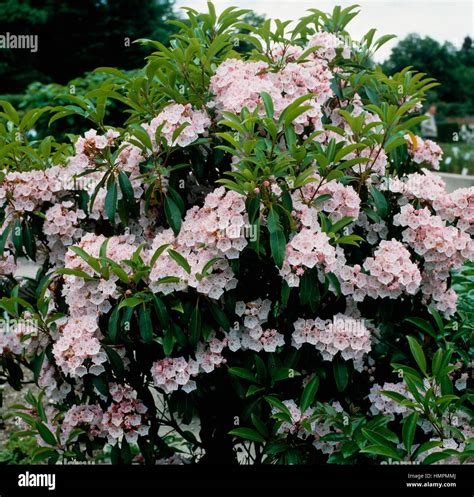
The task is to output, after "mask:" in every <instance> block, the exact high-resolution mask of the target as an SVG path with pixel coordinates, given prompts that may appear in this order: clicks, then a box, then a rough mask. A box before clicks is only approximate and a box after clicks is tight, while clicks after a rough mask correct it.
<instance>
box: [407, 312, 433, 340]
mask: <svg viewBox="0 0 474 497" xmlns="http://www.w3.org/2000/svg"><path fill="white" fill-rule="evenodd" d="M405 321H408V322H409V323H412V324H414V325H415V326H417V327H418V328H420V330H423V331H425V332H426V333H428V335H431V336H432V337H433V338H437V335H436V332H435V330H434V329H433V327H432V326H431V324H430V323H429V322H428V321H426V320H425V319H422V318H417V317H411V318H406V319H405Z"/></svg>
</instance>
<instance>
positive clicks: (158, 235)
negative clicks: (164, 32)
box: [0, 4, 474, 464]
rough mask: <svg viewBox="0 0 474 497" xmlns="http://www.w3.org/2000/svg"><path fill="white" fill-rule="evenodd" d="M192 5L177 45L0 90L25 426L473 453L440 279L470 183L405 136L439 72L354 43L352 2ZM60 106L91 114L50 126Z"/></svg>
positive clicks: (412, 133)
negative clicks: (71, 78)
mask: <svg viewBox="0 0 474 497" xmlns="http://www.w3.org/2000/svg"><path fill="white" fill-rule="evenodd" d="M186 13H187V18H186V19H185V20H182V21H176V22H174V24H175V25H176V26H177V28H178V29H179V32H178V33H177V34H176V35H175V36H174V37H173V39H172V41H171V42H170V44H169V46H164V45H162V44H161V43H159V42H156V41H150V40H140V41H141V42H142V43H145V44H148V45H151V46H152V47H153V50H154V52H153V53H152V54H151V55H150V56H149V57H148V59H147V62H146V65H145V67H144V68H143V69H142V70H140V71H137V73H135V74H133V75H130V74H126V73H123V72H121V71H119V70H117V69H114V68H106V67H104V68H99V69H98V70H97V71H98V72H100V73H102V74H106V75H107V77H106V78H105V79H104V80H103V81H102V83H101V84H100V85H99V87H98V88H94V89H92V90H91V91H90V92H88V93H87V94H86V95H82V96H77V95H74V94H73V93H70V94H67V95H63V96H61V103H64V102H65V104H64V105H59V106H58V105H55V102H52V103H51V105H49V106H47V107H42V108H38V109H32V110H30V111H28V112H27V113H23V114H22V113H21V112H20V113H19V112H18V111H17V110H16V109H15V108H14V107H13V106H12V105H11V104H8V103H7V102H3V103H2V107H3V112H2V113H1V114H0V119H1V124H0V131H1V133H0V135H1V137H0V158H1V161H2V173H1V185H0V206H1V220H2V227H1V231H0V233H1V237H0V249H1V250H0V251H1V253H2V254H3V255H2V258H1V259H0V277H1V278H0V281H1V287H0V292H1V299H0V307H1V309H2V313H3V320H2V334H1V336H0V354H1V355H0V361H1V362H0V364H1V367H2V370H3V381H7V382H8V383H9V384H10V385H11V386H12V387H13V388H14V389H16V390H21V392H23V393H24V401H23V402H21V403H20V404H16V405H13V406H9V412H10V414H11V415H12V416H14V417H15V418H16V422H17V425H18V431H17V433H15V436H16V437H30V438H31V437H36V439H37V443H38V448H37V449H36V451H35V453H34V457H33V462H40V461H47V462H50V463H55V462H59V463H68V462H73V461H74V462H86V461H89V462H90V461H96V462H99V461H106V462H112V463H125V464H130V463H146V464H184V463H215V462H219V463H229V464H231V463H236V462H239V463H251V464H261V463H265V464H268V463H270V464H275V463H276V464H309V463H337V464H347V463H364V464H380V463H407V464H409V463H413V464H416V463H428V464H429V463H436V462H438V461H449V462H454V463H457V462H465V461H469V460H470V459H471V460H472V457H473V428H472V416H471V415H472V410H471V408H470V407H469V406H470V405H471V402H472V399H473V397H472V390H470V389H469V383H468V382H469V381H470V380H471V378H469V375H470V374H471V373H470V369H469V368H470V367H471V366H472V364H471V361H472V355H471V353H472V349H470V346H471V345H472V323H470V322H469V321H466V319H464V318H465V317H466V313H463V312H457V310H456V299H457V296H456V293H455V292H454V290H453V289H451V287H450V284H451V270H452V269H457V268H460V267H461V266H462V264H463V263H464V261H466V260H468V259H472V258H473V254H474V242H473V240H472V234H473V233H474V190H473V188H470V189H460V190H457V191H455V192H453V193H447V192H446V191H445V185H444V183H443V181H442V180H441V179H440V178H439V177H438V176H436V175H435V174H434V173H433V172H431V171H430V169H436V168H437V167H438V164H439V161H440V158H441V150H440V148H439V147H438V146H437V145H436V144H435V143H433V142H431V141H429V140H425V141H424V140H422V139H421V138H420V137H418V136H417V135H416V127H417V125H418V124H419V123H420V122H421V121H422V120H423V119H424V116H421V115H420V109H421V103H422V101H423V99H424V96H425V93H426V91H427V90H428V89H430V88H432V87H433V86H434V85H435V84H436V83H435V82H434V81H433V80H432V79H430V78H427V77H426V76H425V75H424V74H420V73H417V72H415V71H414V70H412V69H410V68H407V69H405V70H403V71H401V72H400V73H398V74H395V75H394V76H391V77H387V76H386V75H384V74H383V72H382V70H381V68H380V67H379V66H375V65H374V63H373V62H372V60H373V59H372V55H373V53H374V52H375V51H376V50H377V49H378V48H379V47H380V46H382V45H383V44H384V43H385V42H386V41H388V40H389V39H390V38H391V36H382V37H381V38H377V37H376V36H375V30H373V29H372V30H370V31H369V32H368V33H367V34H366V35H365V36H364V37H363V38H362V40H361V41H355V40H352V39H351V38H350V37H349V34H348V33H347V31H346V28H347V24H348V23H349V21H350V20H351V19H352V18H353V17H354V16H355V15H356V13H357V12H356V9H355V7H347V8H344V9H341V8H335V9H334V11H333V12H332V14H331V15H328V14H325V13H323V12H320V11H318V10H315V9H312V10H310V11H309V13H308V16H307V17H304V18H303V19H300V20H299V21H298V22H296V23H295V24H293V25H291V26H290V25H289V23H288V22H281V21H275V22H274V24H271V23H270V21H265V22H263V23H262V24H261V25H260V26H258V27H254V26H251V25H248V24H245V23H243V21H242V17H243V16H244V15H246V14H247V11H245V10H238V9H236V8H229V9H226V10H225V11H224V12H222V13H221V14H220V15H217V14H216V12H215V10H214V7H213V5H212V4H209V12H208V13H205V14H200V13H198V12H196V11H194V10H192V9H186ZM242 47H244V48H245V49H243V48H242ZM111 102H112V103H113V105H114V108H115V109H116V114H117V112H119V116H121V118H120V119H119V122H120V126H115V127H111V126H109V125H108V124H107V122H105V120H104V117H105V116H106V115H107V109H108V106H109V104H110V103H111ZM117 109H118V111H117ZM68 116H75V117H76V118H77V117H80V118H82V119H83V120H84V122H86V121H89V122H90V127H91V129H90V131H88V132H86V133H85V134H84V135H83V136H72V135H70V136H69V138H70V142H69V140H68V141H65V142H62V141H60V140H58V139H57V138H55V137H53V136H48V137H46V138H42V139H41V140H40V139H35V134H34V132H32V131H33V130H34V128H35V125H36V123H38V122H44V119H47V118H49V122H50V123H54V122H55V121H57V120H58V119H63V118H67V117H68ZM115 120H116V121H117V115H116V116H115ZM26 266H28V267H29V269H28V271H26V270H25V267H26ZM32 268H33V269H32ZM32 383H34V384H35V385H36V386H32Z"/></svg>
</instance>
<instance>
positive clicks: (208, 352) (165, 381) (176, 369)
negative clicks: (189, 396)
mask: <svg viewBox="0 0 474 497" xmlns="http://www.w3.org/2000/svg"><path fill="white" fill-rule="evenodd" d="M226 345H227V340H226V339H224V340H219V339H217V338H215V337H212V338H211V340H210V341H209V343H207V344H203V343H199V344H198V347H197V349H196V352H195V357H196V359H188V360H186V359H185V358H184V357H177V358H172V357H166V358H164V359H161V360H159V361H157V362H155V363H154V364H153V366H152V368H151V375H152V378H153V384H154V385H155V386H156V387H158V388H162V389H163V390H164V391H165V392H166V393H171V392H174V391H175V390H178V389H179V388H180V387H181V389H182V390H183V391H184V392H186V393H189V392H192V391H193V390H195V389H196V382H195V381H194V380H193V379H192V378H194V377H196V376H197V375H198V374H199V373H200V372H205V373H211V372H212V371H214V369H215V368H216V367H219V366H220V365H221V364H222V363H224V362H225V359H224V357H223V355H222V351H223V350H224V348H225V347H226Z"/></svg>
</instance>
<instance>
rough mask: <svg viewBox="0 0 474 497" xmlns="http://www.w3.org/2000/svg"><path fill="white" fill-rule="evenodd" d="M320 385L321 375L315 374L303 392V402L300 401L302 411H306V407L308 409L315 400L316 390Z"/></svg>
mask: <svg viewBox="0 0 474 497" xmlns="http://www.w3.org/2000/svg"><path fill="white" fill-rule="evenodd" d="M318 387H319V377H318V376H315V377H314V378H312V379H311V381H310V382H309V383H308V384H307V385H306V386H305V388H304V390H303V393H302V395H301V402H300V408H301V412H305V411H306V409H308V407H310V406H311V404H312V403H313V401H314V397H315V395H316V392H317V391H318Z"/></svg>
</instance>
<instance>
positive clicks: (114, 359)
mask: <svg viewBox="0 0 474 497" xmlns="http://www.w3.org/2000/svg"><path fill="white" fill-rule="evenodd" d="M102 347H104V350H105V352H106V354H107V357H108V359H109V362H110V365H111V366H112V369H113V371H114V373H115V374H116V376H117V378H118V379H122V378H123V376H124V373H125V367H124V365H123V360H122V358H121V357H120V356H119V355H118V353H117V352H116V351H115V350H114V349H112V348H111V347H109V346H107V345H104V344H102Z"/></svg>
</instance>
